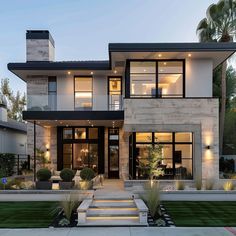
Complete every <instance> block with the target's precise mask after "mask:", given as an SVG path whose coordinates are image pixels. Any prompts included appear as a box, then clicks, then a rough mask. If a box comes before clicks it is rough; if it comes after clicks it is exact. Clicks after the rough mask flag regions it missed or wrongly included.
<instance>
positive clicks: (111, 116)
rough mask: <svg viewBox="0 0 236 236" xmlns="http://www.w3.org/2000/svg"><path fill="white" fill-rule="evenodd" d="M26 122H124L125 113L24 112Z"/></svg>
mask: <svg viewBox="0 0 236 236" xmlns="http://www.w3.org/2000/svg"><path fill="white" fill-rule="evenodd" d="M23 119H24V120H124V111H23Z"/></svg>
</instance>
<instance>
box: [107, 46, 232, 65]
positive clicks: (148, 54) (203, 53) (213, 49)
mask: <svg viewBox="0 0 236 236" xmlns="http://www.w3.org/2000/svg"><path fill="white" fill-rule="evenodd" d="M235 51H236V43H216V42H213V43H111V44H109V56H110V61H111V65H112V67H114V66H115V65H116V62H119V64H121V62H122V61H123V62H124V61H126V60H127V59H144V60H148V59H185V58H188V57H189V56H188V55H189V54H191V58H192V59H211V60H212V61H213V67H214V68H216V67H217V66H218V65H220V64H221V63H223V62H224V61H225V60H227V59H228V58H229V57H230V56H231V55H232V54H233V53H234V52H235Z"/></svg>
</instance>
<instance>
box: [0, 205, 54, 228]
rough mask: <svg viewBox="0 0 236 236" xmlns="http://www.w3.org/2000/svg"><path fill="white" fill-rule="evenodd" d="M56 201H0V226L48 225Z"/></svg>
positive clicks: (29, 226)
mask: <svg viewBox="0 0 236 236" xmlns="http://www.w3.org/2000/svg"><path fill="white" fill-rule="evenodd" d="M57 204H58V203H57V202H0V228H36V227H48V226H49V225H50V224H51V223H52V221H53V214H52V210H53V209H55V208H56V207H57Z"/></svg>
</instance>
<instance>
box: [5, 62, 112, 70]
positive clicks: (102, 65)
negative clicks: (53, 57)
mask: <svg viewBox="0 0 236 236" xmlns="http://www.w3.org/2000/svg"><path fill="white" fill-rule="evenodd" d="M7 67H8V69H9V70H10V71H13V70H109V69H110V66H109V61H91V62H90V61H85V62H66V61H65V62H42V61H37V62H36V61H34V62H25V63H8V65H7Z"/></svg>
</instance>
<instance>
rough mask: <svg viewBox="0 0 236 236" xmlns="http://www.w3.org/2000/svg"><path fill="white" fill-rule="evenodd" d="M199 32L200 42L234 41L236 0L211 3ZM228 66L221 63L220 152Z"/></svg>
mask: <svg viewBox="0 0 236 236" xmlns="http://www.w3.org/2000/svg"><path fill="white" fill-rule="evenodd" d="M197 34H198V36H199V41H200V42H221V43H226V42H232V41H233V40H234V39H235V38H236V0H220V1H219V2H218V3H217V4H212V5H210V6H209V7H208V9H207V12H206V18H204V19H202V20H201V21H200V22H199V24H198V27H197ZM226 68H227V62H224V63H223V64H221V65H220V70H221V108H220V140H219V142H220V154H222V149H223V136H224V120H225V107H226Z"/></svg>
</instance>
